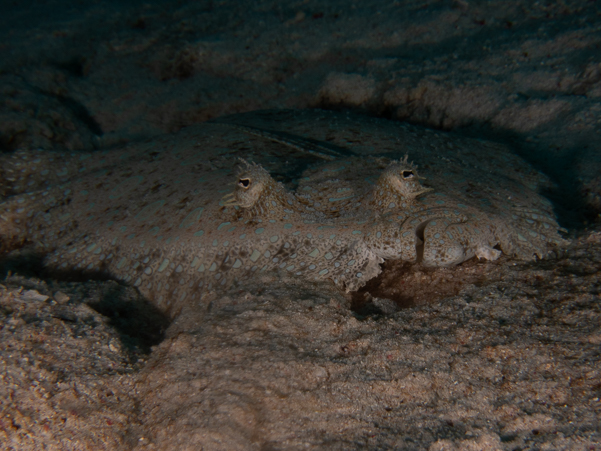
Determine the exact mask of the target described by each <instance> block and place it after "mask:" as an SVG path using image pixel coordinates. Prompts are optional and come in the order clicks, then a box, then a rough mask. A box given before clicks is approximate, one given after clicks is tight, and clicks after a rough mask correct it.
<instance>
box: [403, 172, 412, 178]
mask: <svg viewBox="0 0 601 451" xmlns="http://www.w3.org/2000/svg"><path fill="white" fill-rule="evenodd" d="M401 175H402V176H403V178H404V179H410V178H413V177H414V174H413V171H403V172H402V173H401Z"/></svg>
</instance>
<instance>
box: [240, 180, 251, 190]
mask: <svg viewBox="0 0 601 451" xmlns="http://www.w3.org/2000/svg"><path fill="white" fill-rule="evenodd" d="M238 185H240V186H241V187H242V188H244V189H248V187H249V186H250V179H240V180H238Z"/></svg>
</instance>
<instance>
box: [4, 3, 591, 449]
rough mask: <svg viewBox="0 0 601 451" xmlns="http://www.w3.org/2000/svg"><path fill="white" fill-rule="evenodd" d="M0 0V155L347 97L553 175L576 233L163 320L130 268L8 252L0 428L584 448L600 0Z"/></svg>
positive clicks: (277, 290)
mask: <svg viewBox="0 0 601 451" xmlns="http://www.w3.org/2000/svg"><path fill="white" fill-rule="evenodd" d="M3 8H5V10H3V13H2V14H0V98H1V100H2V102H1V103H0V150H2V152H13V151H15V150H18V149H37V148H42V149H45V150H50V149H53V150H60V151H62V150H73V151H80V150H85V151H89V150H93V149H105V148H107V147H110V146H116V145H120V144H121V143H128V142H132V141H136V140H138V139H148V138H153V137H156V136H158V135H161V134H163V133H166V132H167V133H171V132H176V131H178V130H179V129H181V128H182V127H184V126H187V125H192V124H195V123H198V122H201V121H204V120H206V119H213V118H216V117H220V116H223V115H228V114H234V113H238V112H245V111H252V110H256V109H264V108H306V107H322V108H323V107H325V108H343V109H353V110H359V111H362V112H366V113H369V114H372V115H377V116H384V117H388V118H392V119H396V120H407V121H410V122H413V123H417V124H421V125H426V126H430V127H434V128H438V129H449V130H451V129H452V130H456V131H460V132H462V133H465V134H467V135H469V136H476V137H482V138H487V139H493V140H498V141H499V142H501V143H503V144H505V145H509V146H511V147H512V148H513V149H514V151H515V153H516V155H519V156H520V157H522V158H524V159H525V160H527V161H528V162H529V163H530V164H532V165H533V166H534V167H535V168H536V169H537V170H540V171H542V172H543V173H545V174H546V176H548V177H549V179H550V180H551V182H552V183H554V184H555V186H556V188H554V189H551V190H549V191H548V192H546V195H547V196H548V197H549V198H550V199H551V201H553V203H554V208H555V212H556V214H557V215H558V217H559V220H560V223H561V225H563V226H565V227H567V228H569V229H570V234H571V237H572V238H573V239H574V243H573V245H572V246H571V247H570V248H568V249H567V250H566V251H565V253H564V254H561V255H559V256H558V257H557V258H556V259H551V260H548V261H547V260H545V261H542V262H533V263H527V264H525V263H519V262H515V261H511V260H508V259H506V258H505V257H502V258H501V259H499V260H497V261H495V262H487V263H484V262H481V263H478V262H475V261H468V262H465V263H464V264H462V265H460V266H458V267H456V268H450V269H427V268H421V267H417V266H407V265H402V264H400V263H391V264H390V265H389V266H387V267H386V268H385V271H384V273H383V274H382V276H381V277H380V278H378V279H375V280H373V281H372V282H371V283H370V284H369V285H368V286H367V287H366V288H365V289H364V290H362V291H360V292H358V293H354V294H351V295H345V294H343V293H341V292H340V291H338V290H336V289H334V288H333V286H332V285H331V284H328V283H323V282H321V283H307V282H302V281H299V280H294V279H286V278H280V279H276V278H275V277H273V276H266V277H264V278H257V280H255V281H253V282H252V283H251V284H248V285H246V286H244V287H243V288H242V289H239V290H233V289H232V290H230V291H229V292H227V293H226V295H222V296H221V295H220V296H213V297H209V298H207V299H205V300H204V301H203V302H202V303H199V304H197V305H189V306H188V307H187V308H186V309H185V310H184V311H182V312H181V313H180V315H178V316H177V317H175V318H167V317H166V316H165V315H163V314H162V313H161V312H160V311H157V310H155V309H154V308H153V307H152V305H150V304H148V302H147V301H146V300H145V299H143V298H141V297H140V296H139V294H138V293H137V292H136V290H134V289H133V288H131V287H124V286H121V285H118V284H116V283H115V282H113V281H85V280H84V281H77V282H64V281H57V280H53V279H51V278H43V277H42V275H41V273H40V272H38V271H37V270H38V269H39V268H38V267H36V265H35V261H33V260H31V259H29V258H28V256H27V255H21V256H19V255H12V256H11V257H10V259H9V260H6V259H3V261H2V262H0V263H1V268H2V275H3V276H4V275H5V274H6V275H8V277H7V279H6V280H5V281H3V282H2V286H0V368H1V369H0V442H1V443H2V447H3V448H6V449H15V450H38V449H49V450H71V449H72V450H83V449H90V450H92V449H93V450H97V449H109V450H113V449H115V450H122V449H123V450H126V449H140V450H142V449H155V450H169V449H182V450H183V449H190V450H197V449H201V448H202V449H207V450H218V449H219V450H232V449H240V450H243V449H273V450H276V449H282V450H284V449H407V450H412V449H431V450H479V449H502V450H516V449H522V450H525V449H541V450H543V449H544V450H554V449H581V450H593V449H601V429H600V427H599V424H600V423H601V422H600V416H601V415H600V414H601V401H600V399H601V371H600V369H599V368H600V356H599V346H600V345H601V329H600V326H599V325H600V324H601V318H600V316H599V315H600V313H601V312H600V307H599V296H600V293H599V289H600V286H601V282H600V276H599V267H600V266H601V238H600V235H599V233H600V232H599V213H600V212H601V178H600V177H599V174H600V173H601V147H600V143H601V140H600V139H599V138H600V136H599V135H600V132H601V103H600V102H601V101H600V99H601V66H600V64H601V63H600V61H599V57H598V53H599V43H600V42H601V13H600V12H599V6H598V5H597V4H596V2H583V1H580V0H579V1H576V0H574V1H569V0H567V1H562V2H550V1H549V2H544V1H537V2H528V1H510V2H506V1H492V2H476V1H469V0H468V1H463V0H456V1H428V0H422V1H401V2H389V1H370V2H356V3H352V2H346V1H345V2H343V1H330V2H327V3H325V4H324V3H323V2H318V1H313V0H309V1H299V2H275V1H272V0H270V1H258V2H253V3H249V4H242V3H240V2H237V1H227V0H225V1H219V2H208V1H207V2H190V3H174V2H167V1H165V2H154V3H148V2H127V4H126V5H124V4H123V2H109V1H97V2H86V3H85V4H78V3H75V2H73V3H70V2H67V1H62V0H57V1H50V2H44V3H42V2H39V3H31V4H27V5H26V6H23V5H21V4H19V3H14V4H7V5H5V6H3ZM167 139H168V138H167ZM349 139H352V134H349ZM401 156H402V155H401ZM23 262H29V263H28V264H24V263H23ZM9 271H10V273H9ZM15 274H16V275H15ZM402 306H410V308H405V309H401V308H400V307H402Z"/></svg>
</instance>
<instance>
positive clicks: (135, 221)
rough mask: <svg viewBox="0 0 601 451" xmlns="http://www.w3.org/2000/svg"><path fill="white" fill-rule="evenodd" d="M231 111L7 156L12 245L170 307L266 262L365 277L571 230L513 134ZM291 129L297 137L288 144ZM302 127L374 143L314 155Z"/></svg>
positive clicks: (533, 244) (522, 250) (5, 238)
mask: <svg viewBox="0 0 601 451" xmlns="http://www.w3.org/2000/svg"><path fill="white" fill-rule="evenodd" d="M228 121H230V122H232V123H238V124H239V125H240V127H238V128H236V127H228V126H224V125H222V124H200V125H198V126H193V127H189V128H187V129H184V130H182V131H181V132H180V133H178V134H176V135H173V136H167V137H162V138H157V139H153V140H152V141H151V142H147V143H139V144H134V145H130V146H127V147H126V148H124V149H118V150H112V151H103V152H94V153H77V154H61V153H52V152H45V151H20V152H17V153H15V154H14V155H12V156H10V157H6V158H5V159H4V160H3V162H2V163H3V164H2V169H0V177H1V182H2V184H1V186H2V191H1V194H2V195H3V197H4V202H3V203H2V204H1V205H0V221H1V225H2V228H1V232H0V240H1V241H0V250H2V251H4V252H5V251H8V250H10V249H13V248H16V247H19V246H22V245H23V244H25V243H32V244H34V245H35V246H36V248H37V249H38V251H40V252H42V253H44V254H46V258H45V264H46V266H47V267H48V268H51V269H55V270H64V271H71V270H78V271H84V272H89V273H103V274H108V275H109V276H111V277H113V278H116V279H118V280H121V281H124V282H126V283H130V284H132V285H134V286H136V287H138V289H139V290H140V292H141V293H142V294H143V295H145V296H146V297H147V298H149V299H150V300H152V301H153V302H154V303H155V304H156V305H157V306H159V307H161V308H163V309H165V310H166V311H170V312H172V313H173V312H174V311H175V310H177V309H178V308H179V307H178V306H180V305H181V303H182V302H195V301H196V300H198V299H200V297H201V296H202V295H203V293H206V292H207V291H210V290H215V289H220V288H221V287H226V286H229V285H230V284H231V283H233V282H239V283H243V282H244V281H245V280H248V279H249V278H253V277H256V275H257V274H258V273H260V272H262V271H282V272H285V273H288V274H290V275H294V276H299V277H303V278H306V279H309V280H332V281H333V282H334V283H336V284H337V285H338V286H339V287H341V288H342V289H345V290H347V291H352V290H356V289H358V288H359V287H361V286H362V285H364V284H365V283H366V281H368V280H369V279H371V278H373V277H375V276H376V275H377V274H379V272H380V271H381V269H380V264H381V263H382V262H383V261H384V259H401V260H404V261H408V262H421V263H423V264H425V265H427V266H450V265H455V264H458V263H461V262H462V261H465V260H466V259H468V258H471V257H473V256H478V257H480V258H486V259H489V260H494V259H496V258H498V256H499V255H500V250H499V248H500V249H501V250H502V251H503V252H504V253H506V254H508V255H510V256H515V257H518V258H523V259H532V258H534V257H535V256H539V257H542V256H544V255H546V254H547V253H548V252H549V251H550V250H551V249H552V248H553V247H554V246H556V245H561V244H564V243H565V242H564V241H563V240H562V239H561V237H560V236H559V235H558V233H557V231H558V226H557V223H556V221H555V218H554V217H553V214H552V210H551V207H550V204H549V202H548V201H546V199H544V198H542V197H541V196H540V195H539V194H537V192H536V191H537V189H539V188H540V187H541V186H544V184H545V183H547V182H546V180H545V178H544V177H543V176H541V175H540V174H538V173H536V172H535V171H533V170H532V168H530V167H529V166H528V165H527V164H526V163H525V162H523V161H522V160H520V159H519V158H518V157H516V156H514V155H512V154H511V153H510V152H509V151H508V150H507V149H505V148H503V147H502V146H498V145H494V144H490V143H486V142H481V141H477V140H466V139H460V138H457V137H454V136H452V135H448V134H444V133H436V132H431V131H428V130H426V129H421V128H419V127H411V126H407V125H401V124H398V123H393V122H389V121H384V120H375V119H369V118H364V117H361V116H349V115H343V114H335V113H328V112H323V111H299V112H296V111H267V112H258V113H251V114H245V115H239V116H233V117H230V118H228ZM247 127H251V128H252V127H256V130H258V131H260V130H272V134H274V136H277V137H278V139H275V140H274V139H272V138H270V137H269V136H266V137H263V136H262V133H260V132H257V133H253V134H249V133H245V131H244V129H245V128H247ZM278 131H280V132H282V133H286V134H293V135H295V136H298V139H295V140H294V143H293V144H292V145H290V146H286V145H285V144H282V138H281V137H282V136H286V135H282V134H277V132H278ZM303 137H305V138H310V139H311V141H310V142H311V143H312V147H311V149H312V152H314V149H315V145H314V144H315V142H316V141H320V140H323V141H326V142H330V143H331V144H332V145H335V146H337V147H335V149H338V148H341V149H344V148H350V149H351V150H349V153H348V154H349V155H352V154H353V153H354V154H355V155H361V157H350V158H346V159H343V160H336V161H333V162H325V163H324V162H323V161H316V160H315V159H314V160H312V161H313V164H312V165H308V161H307V155H303V152H302V149H300V151H299V143H302V141H303ZM276 141H278V142H276ZM317 147H319V146H317ZM312 152H309V153H312ZM407 153H408V154H409V155H410V157H411V159H414V160H415V161H416V162H417V163H418V165H419V168H420V172H423V173H424V174H425V175H426V177H427V179H426V180H425V181H424V180H423V179H422V178H421V174H420V175H418V174H417V165H413V164H412V163H409V162H408V160H407V159H404V160H403V159H400V160H398V161H395V160H396V159H398V158H401V157H402V156H403V155H405V154H407ZM331 155H332V152H330V153H329V154H328V156H329V157H331ZM240 158H245V159H246V160H247V161H251V162H256V163H259V164H254V163H246V162H242V163H240V162H239V159H240ZM327 159H331V158H327ZM393 159H394V160H393ZM237 166H238V167H239V168H240V169H236V167H237ZM300 173H303V174H302V177H301V178H300V180H298V187H297V188H296V190H295V191H293V190H292V188H294V185H295V183H296V181H297V179H298V176H299V175H300ZM333 174H334V175H335V177H332V175H333ZM276 175H277V176H279V177H281V178H282V179H283V180H285V181H287V183H288V186H287V187H285V186H284V185H283V184H281V183H280V182H277V181H276V180H275V179H274V177H273V176H276ZM395 177H398V180H396V179H395ZM422 182H427V185H426V184H423V183H422ZM255 188H257V189H256V190H255ZM248 193H254V194H253V195H252V196H250V197H245V196H247V194H248ZM334 193H342V194H343V195H342V196H340V195H337V194H336V195H335V194H334ZM224 196H225V197H224ZM336 196H338V197H336ZM395 196H396V197H395Z"/></svg>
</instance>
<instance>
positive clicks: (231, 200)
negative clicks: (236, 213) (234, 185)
mask: <svg viewBox="0 0 601 451" xmlns="http://www.w3.org/2000/svg"><path fill="white" fill-rule="evenodd" d="M219 204H220V205H222V206H224V207H235V206H237V205H240V204H239V203H238V200H237V199H236V195H235V194H234V193H229V194H226V195H225V196H223V197H222V198H221V200H220V201H219Z"/></svg>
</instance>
